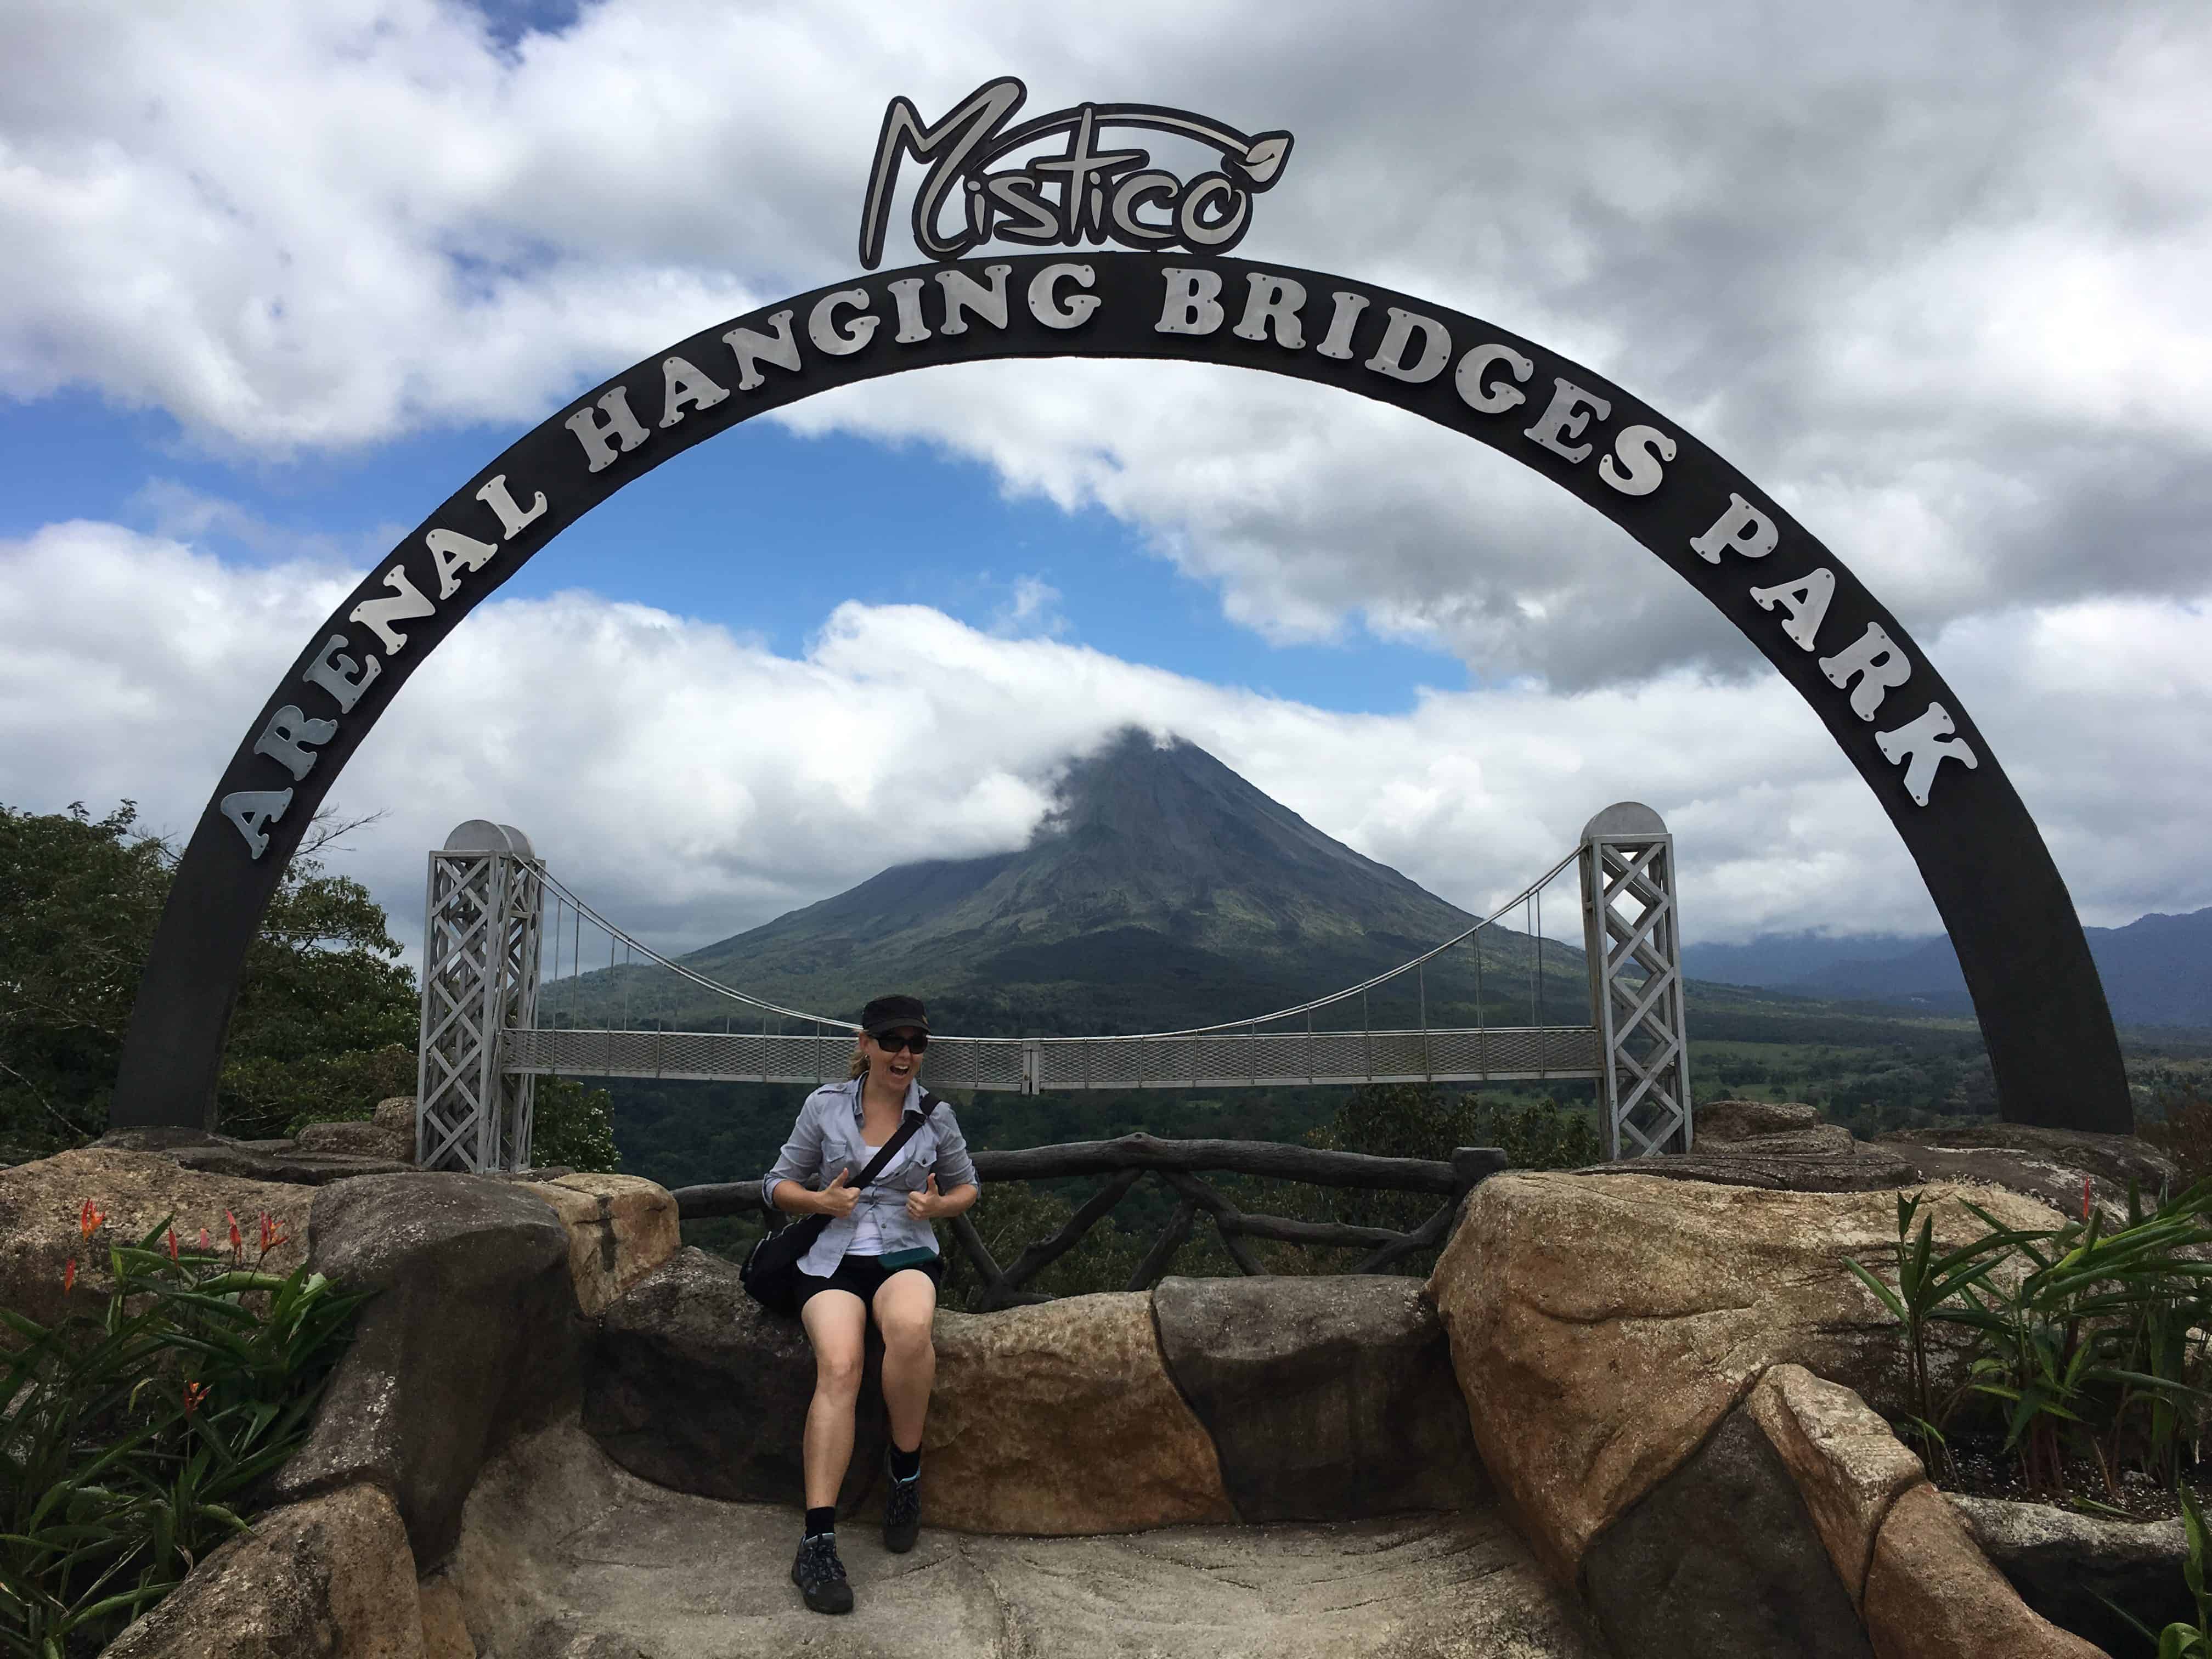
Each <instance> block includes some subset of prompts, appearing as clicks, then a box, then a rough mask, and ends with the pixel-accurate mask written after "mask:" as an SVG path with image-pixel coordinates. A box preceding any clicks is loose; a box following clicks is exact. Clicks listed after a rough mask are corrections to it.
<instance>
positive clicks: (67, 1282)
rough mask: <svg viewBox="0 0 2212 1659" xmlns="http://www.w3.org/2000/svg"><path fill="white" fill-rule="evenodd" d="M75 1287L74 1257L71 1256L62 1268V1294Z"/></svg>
mask: <svg viewBox="0 0 2212 1659" xmlns="http://www.w3.org/2000/svg"><path fill="white" fill-rule="evenodd" d="M75 1289H76V1257H75V1256H71V1257H70V1259H69V1261H68V1264H67V1265H66V1266H64V1267H63V1268H62V1294H63V1295H64V1296H67V1295H68V1294H69V1293H70V1291H73V1290H75Z"/></svg>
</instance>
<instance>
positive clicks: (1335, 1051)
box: [416, 801, 1693, 1170]
mask: <svg viewBox="0 0 2212 1659" xmlns="http://www.w3.org/2000/svg"><path fill="white" fill-rule="evenodd" d="M1570 868H1573V869H1574V870H1576V871H1577V876H1578V881H1577V885H1578V888H1579V893H1578V898H1579V901H1580V909H1581V913H1582V922H1583V928H1582V932H1583V954H1584V957H1585V959H1586V962H1587V964H1588V970H1589V971H1588V975H1587V977H1588V983H1589V997H1588V1005H1587V1008H1586V1009H1577V1011H1576V1012H1579V1013H1583V1014H1585V1015H1586V1018H1583V1019H1581V1020H1579V1021H1577V1023H1572V1024H1559V1023H1552V1022H1551V1021H1550V1020H1549V1018H1547V1016H1548V1012H1549V1010H1548V1009H1547V1006H1545V1001H1544V995H1545V994H1544V989H1543V987H1544V982H1545V979H1544V971H1543V951H1544V948H1545V944H1546V938H1545V934H1544V931H1543V921H1542V905H1543V901H1544V895H1545V893H1546V891H1547V889H1549V888H1550V887H1551V886H1552V885H1553V884H1554V883H1555V882H1558V881H1559V880H1560V879H1561V878H1563V877H1564V876H1565V873H1566V872H1567V871H1568V870H1569V869H1570ZM1515 915H1518V916H1519V917H1520V918H1521V919H1522V923H1523V926H1522V928H1521V929H1520V930H1518V931H1519V932H1520V933H1521V935H1522V937H1523V938H1524V939H1526V940H1528V942H1529V943H1528V948H1529V949H1531V950H1533V952H1534V966H1535V971H1534V973H1533V974H1532V975H1530V977H1529V1010H1528V1023H1527V1024H1492V1023H1490V1021H1489V1019H1488V1017H1487V1012H1486V1010H1487V1008H1488V1006H1489V1004H1488V1003H1486V1000H1485V998H1484V996H1483V994H1482V988H1481V984H1482V973H1483V945H1484V942H1485V939H1484V936H1485V934H1486V933H1487V932H1489V931H1490V930H1492V929H1497V930H1499V931H1505V929H1504V920H1505V919H1506V918H1508V917H1511V916H1515ZM602 944H604V946H605V949H604V951H602V950H601V945H602ZM1555 948H1556V946H1555ZM602 957H604V960H605V968H606V969H609V970H613V971H614V972H616V973H617V974H619V972H620V970H622V969H629V968H634V967H635V966H636V965H638V964H641V963H649V964H652V965H653V967H655V968H658V969H660V970H663V972H664V973H665V974H666V975H671V976H672V982H673V983H675V984H679V985H681V986H683V987H685V988H686V990H687V992H688V993H691V994H697V995H698V996H699V997H700V998H702V999H704V1000H706V1001H707V1003H708V1006H713V1005H714V1004H719V1005H720V1006H722V1007H723V1008H724V1009H725V1010H726V1013H725V1015H724V1018H722V1020H721V1021H720V1024H721V1026H722V1029H720V1030H665V1029H659V1022H656V1024H655V1025H654V1026H653V1027H650V1028H647V1027H643V1026H640V1027H635V1028H634V1027H631V1026H630V1025H629V1023H628V1022H627V1020H625V1021H624V1023H623V1024H621V1025H617V1024H615V1020H616V1018H617V1017H618V1014H617V1013H616V1012H609V1013H607V1014H605V1015H604V1016H603V1018H602V1019H601V1022H600V1023H599V1024H597V1025H583V1024H576V1023H574V1018H573V1017H572V1016H570V1015H568V1014H565V1013H552V1012H550V999H547V998H545V997H544V996H542V995H541V992H542V991H543V990H544V987H545V986H547V985H548V984H554V985H559V984H563V983H567V982H570V981H576V980H579V979H580V977H581V976H582V975H585V974H586V973H595V972H597V971H599V967H600V963H601V958H602ZM1469 957H1471V958H1472V972H1473V978H1474V985H1475V987H1476V990H1475V995H1474V1010H1475V1014H1476V1023H1475V1024H1473V1025H1471V1026H1470V1025H1465V1024H1458V1025H1434V1024H1431V1021H1430V1018H1429V996H1428V983H1429V979H1428V976H1429V975H1430V973H1431V970H1432V969H1437V968H1438V967H1440V966H1443V965H1445V964H1453V963H1464V962H1465V961H1466V960H1467V959H1468V958H1469ZM587 964H588V965H587ZM564 970H565V971H564ZM1408 987H1410V990H1411V994H1412V997H1411V1000H1412V1006H1413V1009H1414V1011H1415V1015H1416V1018H1415V1022H1414V1024H1412V1025H1411V1026H1404V1025H1398V1026H1393V1027H1389V1028H1378V1027H1377V1026H1376V1024H1374V1023H1373V1021H1372V1020H1371V1019H1370V1010H1371V1009H1372V1007H1373V1006H1374V1005H1375V1002H1376V1000H1377V999H1378V994H1383V993H1385V992H1391V991H1395V993H1396V997H1395V1001H1396V1002H1397V1003H1398V1004H1400V1005H1402V1004H1403V1003H1404V1002H1405V1000H1406V992H1407V989H1408ZM1355 1008H1356V1010H1357V1012H1358V1018H1359V1024H1358V1025H1357V1026H1354V1025H1352V1024H1350V1023H1349V1022H1350V1019H1351V1017H1352V1012H1353V1011H1354V1010H1355ZM549 1016H550V1017H549ZM858 1029H859V1028H858V1027H857V1026H856V1025H855V1024H854V1023H853V1022H851V1021H849V1020H844V1019H838V1018H831V1017H829V1016H826V1015H823V1014H818V1013H815V1012H809V1011H806V1010H804V1009H798V1008H792V1007H787V1006H782V1005H781V1004H779V1003H776V1002H774V1001H771V1000H768V999H766V998H763V997H761V996H757V995H755V994H752V993H750V992H748V991H745V990H744V989H742V988H740V987H736V986H732V985H726V984H724V983H722V982H721V981H719V980H715V979H713V978H710V977H708V976H707V975H703V974H701V973H699V972H697V971H696V970H695V969H691V968H689V967H687V966H685V965H684V963H681V962H678V961H675V960H672V959H671V958H670V957H666V956H664V955H663V954H661V953H660V952H659V951H656V950H654V949H653V947H652V946H651V945H647V944H646V943H644V942H643V941H641V940H640V939H636V938H635V937H634V936H633V935H632V934H630V933H628V932H627V931H626V930H625V929H623V927H621V926H620V924H618V923H617V922H615V921H612V920H611V919H610V918H608V917H607V916H606V915H604V914H602V913H601V912H600V911H599V910H598V909H597V908H594V907H593V906H592V904H591V903H590V902H587V901H586V899H584V898H583V897H581V896H579V895H578V894H577V893H575V892H574V890H571V889H570V888H569V887H568V885H567V884H565V883H563V882H562V880H560V878H558V877H556V875H555V874H554V873H553V872H551V871H550V870H549V869H548V868H547V867H546V866H545V864H544V860H541V859H539V858H538V856H537V855H536V853H535V852H534V850H533V849H532V846H531V844H530V842H529V840H528V838H527V837H526V836H524V835H523V834H522V832H521V831H520V830H518V829H513V827H512V826H508V825H503V824H497V823H490V822H489V821H487V820H484V819H471V820H470V821H469V822H467V823H463V824H461V825H460V826H459V828H457V829H455V830H454V831H453V834H452V835H451V836H447V840H446V844H445V846H444V847H442V848H440V849H438V850H437V851H435V852H433V853H432V854H430V855H429V872H428V899H427V903H426V906H425V912H424V925H423V972H422V1036H421V1045H420V1076H419V1079H418V1087H417V1092H416V1100H417V1102H418V1106H417V1110H416V1153H417V1158H418V1161H419V1162H420V1163H421V1164H422V1165H423V1166H424V1167H426V1168H435V1169H463V1170H513V1169H520V1168H522V1167H525V1166H526V1164H527V1163H528V1161H529V1149H530V1129H531V1109H532V1100H533V1097H534V1091H535V1085H536V1079H538V1078H540V1077H545V1076H563V1077H605V1078H617V1077H618V1078H657V1079H696V1080H702V1081H720V1082H744V1083H820V1082H823V1081H828V1080H830V1079H839V1078H842V1077H843V1076H844V1075H845V1073H846V1065H847V1061H848V1057H849V1056H850V1054H851V1052H852V1045H853V1039H854V1033H855V1032H856V1031H857V1030H858ZM929 1079H930V1083H931V1085H932V1086H933V1087H934V1088H937V1089H939V1090H945V1089H970V1090H1002V1091H1018V1092H1021V1093H1025V1094H1036V1093H1040V1092H1042V1091H1063V1090H1070V1091H1072V1090H1089V1089H1112V1090H1128V1089H1188V1088H1206V1089H1227V1088H1252V1087H1261V1086H1265V1085H1297V1084H1366V1083H1419V1082H1437V1083H1483V1082H1507V1081H1528V1080H1537V1081H1545V1080H1551V1079H1560V1080H1568V1079H1576V1080H1584V1079H1586V1080H1589V1081H1591V1082H1593V1083H1595V1085H1596V1087H1597V1095H1598V1100H1599V1104H1600V1119H1601V1127H1602V1128H1603V1130H1604V1133H1605V1139H1606V1150H1607V1156H1608V1157H1611V1158H1621V1157H1644V1156H1650V1155H1653V1154H1657V1153H1662V1152H1684V1151H1687V1150H1688V1149H1689V1146H1690V1144H1691V1140H1692V1133H1693V1125H1692V1114H1691V1105H1690V1085H1689V1054H1688V1048H1687V1045H1686V1039H1685V1036H1684V1029H1683V987H1682V975H1681V945H1680V928H1679V926H1678V918H1677V915H1676V884H1675V867H1674V838H1673V836H1671V835H1669V834H1668V830H1667V828H1666V825H1665V823H1663V822H1662V820H1661V818H1660V817H1659V815H1658V814H1657V813H1656V812H1654V811H1652V810H1651V809H1650V807H1648V806H1644V805H1641V804H1639V803H1637V802H1632V801H1629V802H1621V803H1620V804H1618V805H1613V806H1609V807H1607V809H1606V810H1605V811H1602V812H1600V813H1599V814H1597V816H1596V817H1593V818H1592V819H1591V820H1590V821H1589V823H1588V824H1586V825H1585V826H1584V827H1583V834H1582V836H1581V839H1580V841H1579V842H1578V843H1577V845H1576V846H1575V847H1574V848H1571V849H1570V850H1569V851H1568V852H1567V853H1566V854H1565V855H1564V856H1562V857H1561V858H1560V859H1559V860H1558V861H1557V862H1556V863H1554V864H1553V865H1552V866H1551V867H1550V868H1549V869H1547V870H1546V871H1545V872H1543V873H1542V874H1541V875H1540V876H1538V877H1537V878H1535V879H1534V880H1533V881H1531V882H1530V883H1529V884H1528V885H1527V886H1525V887H1523V888H1522V890H1520V891H1519V892H1518V893H1516V894H1515V895H1514V896H1513V897H1511V898H1510V899H1508V900H1507V901H1506V902H1504V904H1501V905H1499V906H1498V908H1496V909H1494V910H1492V912H1491V913H1490V914H1489V915H1486V916H1484V917H1481V918H1480V919H1479V920H1477V921H1475V922H1474V924H1473V925H1472V926H1470V927H1467V928H1464V929H1463V930H1462V931H1461V932H1460V933H1456V934H1455V935H1453V936H1452V937H1450V938H1449V939H1444V940H1443V941H1442V942H1440V943H1439V944H1437V945H1435V946H1433V947H1432V948H1431V949H1429V950H1427V951H1423V952H1421V953H1420V954H1419V955H1417V956H1414V957H1411V958H1410V959H1408V960H1407V961H1405V962H1402V963H1398V964H1397V965H1396V966H1395V967H1393V968H1390V969H1387V970H1385V971H1383V972H1382V973H1378V974H1375V975H1370V977H1368V978H1366V979H1364V980H1362V981H1359V982H1358V983H1357V984H1352V985H1347V986H1344V987H1341V988H1339V989H1337V990H1334V991H1330V992H1328V993H1327V994H1324V995H1321V996H1317V997H1314V998H1312V999H1310V1000H1307V1001H1304V1002H1301V1003H1297V1004H1296V1005H1294V1006H1289V1007H1284V1008H1277V1009H1273V1010H1270V1011H1269V1012H1264V1013H1258V1014H1253V1015H1249V1016H1247V1017H1245V1018H1240V1019H1234V1020H1229V1021H1225V1022H1222V1023H1219V1024H1212V1025H1202V1026H1193V1027H1188V1028H1184V1029H1181V1030H1160V1031H1146V1032H1140V1033H1135V1034H1131V1035H1126V1036H1025V1037H997V1036H957V1035H951V1034H947V1035H945V1036H933V1037H932V1040H931V1042H930V1051H929Z"/></svg>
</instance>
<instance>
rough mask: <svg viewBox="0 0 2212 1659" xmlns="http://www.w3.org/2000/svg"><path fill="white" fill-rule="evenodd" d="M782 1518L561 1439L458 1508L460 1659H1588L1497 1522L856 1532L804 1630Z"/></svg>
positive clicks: (1562, 1611) (553, 1438) (1566, 1608)
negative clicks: (466, 1650) (907, 1536)
mask: <svg viewBox="0 0 2212 1659" xmlns="http://www.w3.org/2000/svg"><path fill="white" fill-rule="evenodd" d="M795 1519H796V1516H795V1515H794V1514H793V1512H792V1511H789V1510H783V1509H780V1508H776V1507H774V1506H771V1505H764V1504H720V1503H715V1502H714V1501H712V1500H710V1499H707V1498H693V1497H690V1496H687V1495H684V1494H682V1493H678V1492H668V1491H665V1490H664V1489H662V1488H660V1487H658V1486H651V1485H648V1484H647V1483H646V1482H644V1481H642V1480H638V1479H636V1478H635V1477H634V1476H632V1475H630V1474H628V1473H627V1472H625V1471H624V1470H623V1469H621V1468H617V1466H616V1465H614V1464H613V1463H611V1462H609V1461H608V1460H607V1458H606V1457H605V1455H604V1454H602V1453H601V1452H600V1451H599V1448H598V1447H597V1446H596V1445H594V1444H593V1443H592V1442H591V1441H590V1439H589V1438H587V1437H586V1436H585V1435H584V1434H583V1433H582V1432H581V1431H580V1430H578V1429H576V1428H575V1427H574V1425H573V1424H568V1425H558V1426H556V1427H554V1428H552V1429H549V1430H547V1431H544V1433H542V1434H539V1435H537V1436H534V1437H531V1438H530V1439H528V1440H526V1441H524V1442H522V1443H520V1444H519V1445H517V1446H516V1447H514V1448H513V1449H511V1450H510V1451H509V1452H508V1453H507V1454H506V1455H503V1456H502V1457H501V1459H500V1460H499V1461H498V1462H495V1463H494V1464H493V1465H491V1466H490V1467H489V1468H487V1469H486V1470H485V1472H484V1474H483V1478H482V1480H480V1481H479V1483H478V1485H477V1489H476V1492H475V1493H474V1494H473V1495H472V1496H471V1498H470V1499H469V1504H468V1511H467V1520H466V1524H465V1529H464V1534H463V1538H462V1544H461V1552H460V1559H459V1574H458V1576H459V1583H460V1589H461V1593H462V1595H463V1598H464V1601H465V1604H466V1606H467V1607H468V1613H469V1623H470V1626H471V1628H472V1629H473V1630H474V1631H475V1632H476V1633H477V1639H478V1653H479V1659H695V1656H697V1659H753V1656H761V1659H767V1656H778V1659H781V1656H785V1655H793V1654H811V1653H820V1654H824V1655H829V1654H834V1655H836V1656H839V1659H877V1656H882V1659H891V1656H896V1659H914V1656H915V1655H918V1654H927V1655H931V1656H945V1659H1030V1656H1038V1659H1042V1656H1047V1655H1049V1656H1052V1659H1094V1656H1095V1659H1108V1656H1111V1659H1139V1656H1143V1659H1152V1656H1178V1659H1179V1656H1186V1655H1188V1656H1205V1659H1240V1656H1248V1655H1249V1656H1252V1659H1261V1656H1266V1659H1369V1656H1372V1659H1416V1656H1420V1659H1426V1656H1431V1655H1438V1656H1443V1655H1449V1656H1466V1659H1601V1655H1602V1654H1603V1651H1604V1650H1603V1648H1602V1647H1601V1644H1599V1642H1598V1641H1597V1639H1596V1638H1595V1635H1594V1634H1593V1633H1592V1632H1590V1630H1589V1626H1588V1625H1587V1624H1586V1623H1585V1622H1584V1620H1583V1617H1582V1615H1581V1614H1580V1613H1579V1612H1578V1611H1577V1610H1576V1609H1575V1608H1573V1607H1572V1606H1571V1604H1570V1603H1568V1602H1567V1601H1566V1600H1565V1598H1563V1597H1562V1596H1560V1595H1559V1593H1558V1592H1557V1591H1556V1590H1555V1589H1553V1587H1552V1586H1551V1584H1550V1583H1549V1582H1548V1581H1547V1580H1546V1579H1545V1578H1544V1577H1542V1575H1541V1573H1540V1572H1539V1571H1537V1569H1536V1567H1535V1565H1534V1562H1533V1561H1532V1560H1531V1559H1530V1558H1529V1556H1528V1552H1527V1550H1526V1549H1525V1547H1523V1546H1522V1543H1521V1542H1520V1541H1519V1539H1518V1538H1517V1537H1516V1536H1515V1534H1513V1533H1512V1531H1511V1530H1510V1528H1507V1527H1506V1526H1505V1524H1504V1522H1502V1521H1501V1520H1499V1519H1498V1517H1497V1516H1494V1515H1491V1514H1487V1513H1482V1514H1474V1515H1458V1516H1407V1517H1401V1518H1399V1519H1395V1520H1387V1521H1370V1522H1340V1523H1336V1524H1332V1525H1323V1526H1298V1525H1277V1526H1267V1527H1178V1528H1167V1529H1164V1530H1162V1531H1158V1532H1149V1533H1136V1534H1125V1535H1121V1536H1118V1537H1110V1538H1042V1539H1041V1538H989V1537H980V1536H975V1535H970V1534H957V1533H944V1532H933V1531H925V1532H924V1533H923V1534H922V1538H921V1543H920V1544H919V1545H918V1546H917V1547H915V1550H914V1552H913V1553H911V1554H909V1555H905V1556H893V1555H890V1554H887V1553H884V1549H883V1547H882V1545H881V1543H880V1542H879V1541H878V1534H877V1533H876V1530H875V1528H873V1527H872V1526H870V1525H868V1524H866V1523H854V1524H851V1525H850V1526H848V1528H847V1531H846V1534H845V1536H844V1538H843V1539H842V1546H843V1548H842V1553H843V1555H844V1558H845V1564H846V1567H847V1570H848V1571H849V1572H850V1573H851V1574H852V1577H853V1585H854V1592H855V1595H856V1598H857V1600H858V1602H859V1606H858V1607H857V1608H856V1609H855V1611H854V1613H851V1614H849V1615H848V1616H846V1617H843V1618H839V1619H829V1618H824V1617H822V1616H820V1615H818V1614H815V1613H808V1612H806V1611H805V1608H804V1607H801V1606H800V1605H799V1593H798V1591H797V1590H796V1589H793V1587H792V1584H791V1583H790V1579H789V1576H788V1575H789V1572H790V1567H791V1556H792V1551H793V1545H794V1542H795V1535H794V1526H793V1522H794V1521H795Z"/></svg>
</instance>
